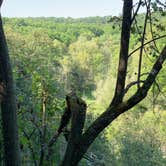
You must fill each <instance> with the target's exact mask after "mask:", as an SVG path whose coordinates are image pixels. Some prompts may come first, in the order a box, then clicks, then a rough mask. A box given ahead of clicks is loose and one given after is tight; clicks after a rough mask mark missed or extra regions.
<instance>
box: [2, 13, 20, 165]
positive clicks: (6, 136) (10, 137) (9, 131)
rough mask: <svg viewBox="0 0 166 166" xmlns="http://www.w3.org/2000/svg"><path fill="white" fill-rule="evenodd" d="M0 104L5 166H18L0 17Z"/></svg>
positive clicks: (11, 91) (8, 67)
mask: <svg viewBox="0 0 166 166" xmlns="http://www.w3.org/2000/svg"><path fill="white" fill-rule="evenodd" d="M0 100H1V101H0V102H1V111H2V128H3V143H4V160H5V165H6V166H11V165H12V166H19V165H20V164H21V163H20V150H19V141H18V126H17V116H16V100H15V92H14V87H13V77H12V68H11V64H10V59H9V54H8V48H7V43H6V39H5V35H4V31H3V25H2V19H1V16H0Z"/></svg>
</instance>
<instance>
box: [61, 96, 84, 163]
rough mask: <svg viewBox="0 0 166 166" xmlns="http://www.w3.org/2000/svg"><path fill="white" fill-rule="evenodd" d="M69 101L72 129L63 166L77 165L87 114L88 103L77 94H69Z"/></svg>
mask: <svg viewBox="0 0 166 166" xmlns="http://www.w3.org/2000/svg"><path fill="white" fill-rule="evenodd" d="M67 102H68V103H69V104H68V105H70V110H71V131H70V135H69V140H68V145H67V149H66V153H65V156H64V159H63V161H62V164H61V166H76V165H77V161H76V160H75V159H76V158H77V150H76V149H78V148H79V143H80V140H81V137H82V132H83V127H84V122H85V116H86V103H85V102H84V101H83V100H82V99H80V98H78V97H77V96H76V95H75V94H69V95H68V96H67Z"/></svg>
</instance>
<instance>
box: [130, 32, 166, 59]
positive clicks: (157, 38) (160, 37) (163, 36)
mask: <svg viewBox="0 0 166 166" xmlns="http://www.w3.org/2000/svg"><path fill="white" fill-rule="evenodd" d="M165 37H166V35H162V36H159V37H156V38H154V39H152V40H150V41H148V42H146V43H144V45H143V46H146V45H148V44H150V43H152V42H153V41H154V40H159V39H162V38H165ZM141 47H142V46H139V47H137V48H136V49H135V50H133V51H132V52H131V53H130V54H129V56H128V57H130V56H131V55H133V54H134V53H135V52H137V51H138V50H139V49H140V48H141Z"/></svg>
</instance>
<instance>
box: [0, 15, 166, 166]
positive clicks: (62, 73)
mask: <svg viewBox="0 0 166 166" xmlns="http://www.w3.org/2000/svg"><path fill="white" fill-rule="evenodd" d="M143 17H144V14H140V15H139V16H138V18H137V19H138V24H137V26H133V27H132V29H131V31H132V34H131V37H130V38H131V39H130V50H129V52H130V53H131V52H132V50H135V49H136V48H138V47H139V46H140V40H141V38H140V34H139V33H138V31H139V28H141V27H142V26H143V24H144V22H143V19H142V18H143ZM121 20H122V18H121V17H111V16H107V17H89V18H80V19H72V18H54V17H51V18H44V17H43V18H3V22H4V29H5V34H6V38H7V43H8V47H9V54H10V56H11V60H12V66H13V74H14V80H15V89H16V95H17V108H18V112H17V115H18V123H19V124H18V125H19V137H20V147H21V152H22V153H21V157H22V163H23V165H36V166H37V165H38V164H39V165H40V164H41V165H42V164H44V165H57V166H58V165H59V163H60V161H61V160H62V158H63V155H64V151H65V147H66V145H67V142H66V140H65V138H64V136H63V135H61V136H60V137H59V138H58V141H57V142H56V144H55V145H54V146H53V147H52V151H51V154H50V156H49V160H48V161H47V160H46V158H48V156H47V153H46V150H45V145H46V144H47V143H48V142H49V140H50V139H51V137H52V136H53V135H54V133H55V131H56V130H57V129H58V127H59V123H60V119H61V116H62V114H63V112H64V108H65V96H66V94H68V93H69V92H70V91H71V90H74V91H76V92H77V94H78V95H79V96H80V97H82V98H83V99H84V100H86V103H87V118H86V123H85V126H86V128H87V127H88V126H89V125H90V124H91V122H92V121H94V119H96V117H98V115H100V114H101V113H102V112H103V111H104V110H105V109H106V108H107V107H108V105H109V104H110V103H109V102H110V100H111V99H112V97H113V91H114V89H115V85H116V75H117V68H118V58H119V47H120V32H121ZM152 21H153V24H154V29H153V32H154V33H153V35H154V36H153V38H157V37H158V36H162V35H165V26H166V16H165V15H161V14H160V13H154V14H153V17H152ZM158 23H159V24H158ZM155 25H156V26H155ZM151 38H152V34H151V27H150V26H149V27H148V31H147V33H146V39H145V43H146V41H149V40H151ZM165 43H166V38H164V37H163V38H161V39H159V40H156V43H155V44H154V43H153V42H152V43H150V44H149V45H146V46H145V48H144V50H143V56H144V59H143V62H144V63H143V66H142V73H143V74H142V77H141V79H143V78H145V77H146V76H147V74H148V72H149V71H150V69H151V65H152V64H153V63H154V61H155V60H156V58H157V57H158V53H159V52H160V51H161V50H162V48H163V47H164V45H165ZM138 55H139V52H137V51H136V52H134V53H133V54H132V56H131V57H130V59H129V67H128V71H127V73H128V77H127V81H126V82H127V83H130V82H132V81H134V80H136V79H137V72H138V71H137V68H138ZM165 76H166V65H163V70H162V71H161V72H160V74H159V75H158V77H157V79H156V81H155V83H154V84H153V85H152V87H151V90H150V92H149V94H148V97H147V98H146V99H145V100H143V102H141V103H140V104H138V105H137V106H136V107H134V108H133V109H131V110H130V111H128V112H126V113H124V114H123V115H121V116H120V117H118V118H117V119H116V120H115V121H114V122H113V123H112V124H111V125H110V126H109V127H108V128H106V129H105V130H104V132H103V133H101V134H100V135H99V136H98V137H97V139H96V140H95V142H94V143H93V144H92V146H91V147H90V149H89V150H88V152H87V153H86V155H84V157H83V159H82V161H81V163H80V165H81V166H87V165H94V166H97V165H100V166H104V165H105V166H164V165H166V141H165V140H166V128H165V126H166V121H165V119H166V102H165V100H166V85H165V78H166V77H165ZM135 89H136V86H132V88H130V89H129V91H128V92H127V96H126V99H127V97H128V96H129V95H130V94H132V93H133V92H134V90H135ZM0 138H1V137H0ZM0 142H2V141H0ZM2 151H3V148H2V143H0V152H1V153H0V155H1V154H2ZM0 159H1V160H2V159H3V156H0Z"/></svg>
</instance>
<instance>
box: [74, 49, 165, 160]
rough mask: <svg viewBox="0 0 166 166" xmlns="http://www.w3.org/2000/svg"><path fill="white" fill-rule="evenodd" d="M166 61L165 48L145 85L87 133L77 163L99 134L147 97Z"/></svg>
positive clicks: (95, 123)
mask: <svg viewBox="0 0 166 166" xmlns="http://www.w3.org/2000/svg"><path fill="white" fill-rule="evenodd" d="M165 59H166V46H165V47H164V48H163V51H162V52H161V54H160V56H159V57H158V59H157V60H156V62H155V63H154V65H153V67H152V69H151V71H150V73H149V75H148V76H147V78H146V80H145V81H144V83H143V85H142V86H141V87H140V88H139V89H138V90H137V92H136V93H135V94H134V95H133V96H132V97H130V98H129V99H128V100H127V101H125V102H121V103H119V104H117V105H110V106H109V107H108V108H107V110H106V111H105V112H104V113H103V114H101V116H99V117H98V118H97V119H96V120H95V121H94V122H93V123H92V125H91V126H90V127H89V128H88V129H87V130H86V131H85V133H84V134H83V136H82V139H81V141H80V143H79V146H78V148H77V149H78V151H79V153H78V151H77V149H76V153H78V154H79V155H78V156H77V161H79V160H80V159H81V158H82V156H83V154H84V153H86V151H87V149H88V147H89V146H90V145H91V143H92V142H93V141H94V140H95V138H96V137H97V136H98V134H99V133H100V132H101V131H103V130H104V128H106V127H107V126H108V125H109V124H110V123H111V122H112V121H113V120H115V119H116V118H117V117H118V116H119V115H121V114H122V113H124V112H126V111H128V110H129V109H131V108H132V107H134V106H135V105H136V104H138V103H139V102H140V101H142V100H143V99H144V98H145V97H146V96H147V93H148V91H149V89H150V87H151V86H152V84H153V83H154V81H155V78H156V77H157V75H158V73H159V72H160V70H161V68H162V64H163V63H164V61H165Z"/></svg>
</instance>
